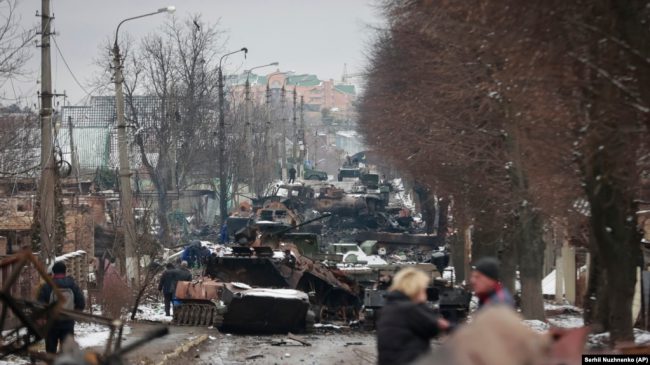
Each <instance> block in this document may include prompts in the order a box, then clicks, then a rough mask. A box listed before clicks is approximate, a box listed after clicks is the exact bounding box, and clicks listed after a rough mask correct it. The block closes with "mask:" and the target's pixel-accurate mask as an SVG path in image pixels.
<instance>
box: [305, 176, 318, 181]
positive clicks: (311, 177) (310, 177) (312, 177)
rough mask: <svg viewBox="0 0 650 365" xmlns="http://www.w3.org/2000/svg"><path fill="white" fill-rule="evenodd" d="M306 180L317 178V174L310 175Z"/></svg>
mask: <svg viewBox="0 0 650 365" xmlns="http://www.w3.org/2000/svg"><path fill="white" fill-rule="evenodd" d="M307 180H318V177H317V176H314V175H311V176H309V177H308V178H307Z"/></svg>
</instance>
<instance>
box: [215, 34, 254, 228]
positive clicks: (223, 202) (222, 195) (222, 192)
mask: <svg viewBox="0 0 650 365" xmlns="http://www.w3.org/2000/svg"><path fill="white" fill-rule="evenodd" d="M239 52H244V58H246V54H248V48H246V47H243V48H242V49H238V50H236V51H233V52H229V53H226V54H225V55H223V56H221V58H220V59H219V75H218V76H219V214H221V225H222V226H223V225H224V223H226V218H227V216H228V183H227V181H226V115H225V100H224V99H225V95H224V86H223V69H222V62H223V60H224V59H225V58H226V57H228V56H230V55H233V54H235V53H239Z"/></svg>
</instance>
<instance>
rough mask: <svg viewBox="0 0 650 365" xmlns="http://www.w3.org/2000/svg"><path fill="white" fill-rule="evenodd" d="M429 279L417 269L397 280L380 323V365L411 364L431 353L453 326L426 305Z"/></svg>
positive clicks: (400, 273)
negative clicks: (438, 338)
mask: <svg viewBox="0 0 650 365" xmlns="http://www.w3.org/2000/svg"><path fill="white" fill-rule="evenodd" d="M428 286H429V277H428V276H427V274H425V273H424V272H423V271H421V270H418V269H416V268H413V267H409V268H405V269H402V270H401V271H400V272H398V273H397V275H395V277H394V278H393V282H392V285H391V286H390V288H389V292H388V294H387V295H386V305H385V306H384V307H383V308H382V309H381V312H380V313H379V320H378V321H377V350H378V364H379V365H389V364H408V363H411V362H413V361H414V360H415V359H417V358H418V357H420V356H422V355H424V354H426V353H428V352H429V350H430V341H431V339H432V338H434V337H436V336H437V335H438V334H439V333H440V332H441V331H445V330H448V329H449V327H450V325H449V322H447V321H446V320H445V319H443V318H441V317H438V315H436V314H435V313H434V312H433V310H432V309H431V308H429V307H427V306H426V305H425V302H426V301H427V291H426V290H427V287H428Z"/></svg>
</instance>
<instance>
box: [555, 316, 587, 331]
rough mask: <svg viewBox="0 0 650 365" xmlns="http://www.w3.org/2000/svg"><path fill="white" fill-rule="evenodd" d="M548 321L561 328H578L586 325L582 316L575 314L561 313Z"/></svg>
mask: <svg viewBox="0 0 650 365" xmlns="http://www.w3.org/2000/svg"><path fill="white" fill-rule="evenodd" d="M548 323H549V324H550V325H552V326H553V327H559V328H577V327H582V326H584V325H585V323H584V321H583V320H582V316H581V315H575V314H560V315H558V316H554V317H551V318H548Z"/></svg>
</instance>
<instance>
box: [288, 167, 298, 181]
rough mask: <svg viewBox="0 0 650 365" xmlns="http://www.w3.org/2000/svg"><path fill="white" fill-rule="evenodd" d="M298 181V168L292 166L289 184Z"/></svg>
mask: <svg viewBox="0 0 650 365" xmlns="http://www.w3.org/2000/svg"><path fill="white" fill-rule="evenodd" d="M295 182H296V168H295V167H293V166H291V168H290V169H289V184H293V183H295Z"/></svg>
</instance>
